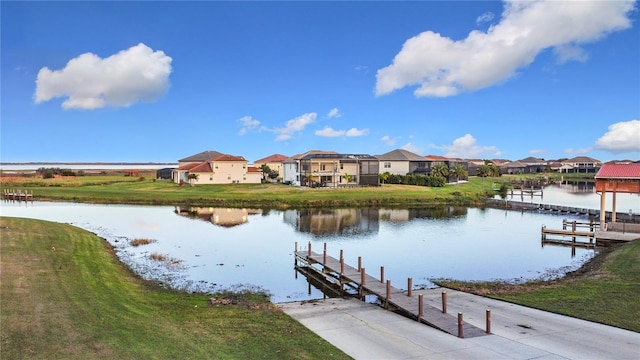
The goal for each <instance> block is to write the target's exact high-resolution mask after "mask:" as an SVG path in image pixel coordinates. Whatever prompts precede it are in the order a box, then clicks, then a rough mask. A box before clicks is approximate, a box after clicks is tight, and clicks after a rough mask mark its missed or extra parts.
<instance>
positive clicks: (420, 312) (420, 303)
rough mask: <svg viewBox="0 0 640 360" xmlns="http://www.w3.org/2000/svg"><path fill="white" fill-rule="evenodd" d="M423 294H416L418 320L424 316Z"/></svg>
mask: <svg viewBox="0 0 640 360" xmlns="http://www.w3.org/2000/svg"><path fill="white" fill-rule="evenodd" d="M423 300H424V295H422V294H420V295H418V321H420V319H422V317H423V316H424V303H423Z"/></svg>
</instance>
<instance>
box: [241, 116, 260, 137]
mask: <svg viewBox="0 0 640 360" xmlns="http://www.w3.org/2000/svg"><path fill="white" fill-rule="evenodd" d="M238 122H239V123H240V124H241V125H242V128H241V129H240V132H238V134H240V135H244V134H246V133H247V131H250V130H254V129H256V128H257V127H258V126H260V121H258V120H256V119H254V118H252V117H251V116H245V117H242V118H240V119H238Z"/></svg>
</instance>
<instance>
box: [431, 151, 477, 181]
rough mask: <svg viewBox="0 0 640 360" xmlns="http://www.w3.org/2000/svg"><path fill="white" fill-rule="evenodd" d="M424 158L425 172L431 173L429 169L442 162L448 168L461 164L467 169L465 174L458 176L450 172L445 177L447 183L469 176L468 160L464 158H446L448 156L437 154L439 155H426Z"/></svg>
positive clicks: (465, 178)
mask: <svg viewBox="0 0 640 360" xmlns="http://www.w3.org/2000/svg"><path fill="white" fill-rule="evenodd" d="M424 158H425V159H426V160H427V174H430V173H431V169H432V168H433V166H434V165H436V164H443V165H445V166H446V167H447V169H449V170H451V169H453V168H454V167H455V166H456V165H462V167H464V169H465V170H466V171H467V176H458V177H456V176H454V175H453V174H450V175H449V176H448V177H447V183H451V182H458V181H460V180H467V179H468V178H469V174H468V173H469V162H468V161H466V160H462V159H456V158H448V157H444V156H439V155H427V156H425V157H424Z"/></svg>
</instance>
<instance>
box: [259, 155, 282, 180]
mask: <svg viewBox="0 0 640 360" xmlns="http://www.w3.org/2000/svg"><path fill="white" fill-rule="evenodd" d="M288 158H289V157H288V156H285V155H282V154H273V155H270V156H267V157H265V158H262V159H260V160H256V161H254V162H253V165H254V166H255V167H257V168H258V169H261V168H262V165H267V166H268V167H269V169H271V171H276V172H277V173H278V178H280V179H282V178H284V165H283V162H284V161H285V160H287V159H288ZM267 175H268V174H264V176H267Z"/></svg>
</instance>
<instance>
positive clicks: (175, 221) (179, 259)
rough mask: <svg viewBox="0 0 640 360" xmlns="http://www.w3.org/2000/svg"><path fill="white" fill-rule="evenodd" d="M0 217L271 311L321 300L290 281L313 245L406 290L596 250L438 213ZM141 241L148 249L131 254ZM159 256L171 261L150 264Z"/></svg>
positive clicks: (88, 211) (522, 215)
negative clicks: (59, 225) (68, 236)
mask: <svg viewBox="0 0 640 360" xmlns="http://www.w3.org/2000/svg"><path fill="white" fill-rule="evenodd" d="M0 215H2V216H15V217H28V218H37V219H45V220H51V221H56V222H63V223H69V224H72V225H75V226H78V227H81V228H84V229H87V230H89V231H91V232H94V233H96V234H97V235H99V236H101V237H103V238H105V239H107V240H108V241H109V242H110V243H111V244H112V245H114V246H115V247H116V249H117V253H118V256H119V257H120V258H121V259H122V261H123V262H125V263H126V264H128V265H129V266H131V267H132V268H133V269H134V270H135V271H137V272H138V273H140V274H141V275H142V276H144V277H146V278H148V279H155V280H158V281H162V282H163V283H165V284H167V285H169V286H173V287H177V288H183V289H187V290H199V291H202V290H221V289H227V288H234V287H246V288H252V287H253V288H255V287H258V288H262V289H264V290H266V291H268V292H269V293H270V294H271V295H272V296H271V300H272V301H273V302H285V301H293V300H308V299H317V298H322V296H323V295H322V293H321V292H320V291H318V290H316V289H313V288H312V289H309V286H308V283H307V281H306V279H305V278H304V276H298V278H297V279H296V276H295V271H294V267H293V265H294V258H293V250H294V246H295V242H298V244H299V245H300V247H301V248H303V247H304V248H306V246H307V244H308V242H311V243H312V247H313V249H314V250H315V251H318V252H321V251H322V249H323V244H324V243H325V242H326V243H327V250H328V254H329V255H331V256H334V257H338V256H339V253H340V250H341V249H342V250H344V256H345V261H346V263H347V264H350V265H352V266H357V259H358V256H361V257H362V259H363V260H362V262H363V267H365V268H366V269H367V272H368V273H370V274H372V275H374V276H379V271H380V266H384V267H385V278H386V279H389V280H391V282H392V283H393V284H394V286H397V287H400V288H403V287H404V288H406V283H407V278H408V277H412V278H413V284H414V286H416V287H418V286H426V287H431V286H433V283H432V282H431V280H432V279H435V278H452V279H460V280H493V279H504V280H515V281H521V280H526V279H534V278H540V277H543V278H545V277H556V276H559V275H561V274H562V273H563V272H564V271H567V270H573V269H576V268H578V267H579V266H580V265H581V264H583V263H584V262H585V261H587V260H588V259H590V258H591V257H592V256H593V255H594V250H592V249H581V248H578V249H576V252H575V256H572V254H571V249H570V248H567V247H559V246H552V245H545V246H544V247H543V246H542V245H541V236H540V228H541V226H542V225H544V224H546V225H547V226H549V227H556V228H559V227H560V226H561V222H562V219H563V218H568V219H573V218H574V217H571V216H569V215H566V216H558V215H552V214H545V213H535V212H516V211H508V212H507V211H504V210H497V209H484V210H483V209H477V208H463V207H443V208H438V209H422V210H390V209H332V210H317V209H316V210H300V211H297V210H290V211H276V210H271V211H264V210H252V209H223V208H178V207H172V206H130V205H93V204H74V203H56V202H51V203H50V202H33V203H31V202H30V203H25V202H9V201H4V202H2V204H1V208H0ZM137 238H146V239H152V240H153V241H154V242H153V243H151V244H149V245H144V246H139V247H133V246H131V245H130V241H131V240H133V239H137ZM151 254H161V255H164V256H166V257H167V261H164V262H162V261H155V260H151V259H150V255H151Z"/></svg>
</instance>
